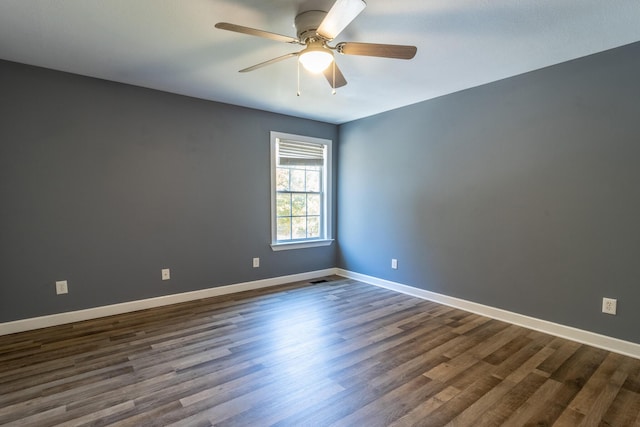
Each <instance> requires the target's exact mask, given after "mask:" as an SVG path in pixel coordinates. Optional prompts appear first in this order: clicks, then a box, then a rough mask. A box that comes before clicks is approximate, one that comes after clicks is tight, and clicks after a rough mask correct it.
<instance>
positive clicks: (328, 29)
mask: <svg viewBox="0 0 640 427" xmlns="http://www.w3.org/2000/svg"><path fill="white" fill-rule="evenodd" d="M366 6H367V4H366V3H365V2H364V0H336V2H335V3H334V4H333V6H331V9H330V10H329V12H328V13H327V16H325V17H324V19H323V20H322V23H320V26H319V27H318V29H317V30H316V34H318V35H319V36H320V37H322V38H325V39H327V40H333V39H335V38H336V37H338V34H340V33H341V32H342V30H344V29H345V28H346V27H347V25H349V24H350V23H351V21H353V20H354V19H355V18H356V16H358V15H359V14H360V12H362V11H363V10H364V8H365V7H366Z"/></svg>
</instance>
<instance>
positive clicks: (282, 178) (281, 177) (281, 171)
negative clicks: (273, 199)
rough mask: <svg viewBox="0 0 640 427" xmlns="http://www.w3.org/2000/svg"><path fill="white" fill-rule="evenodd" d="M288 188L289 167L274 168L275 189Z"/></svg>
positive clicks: (283, 189) (285, 189)
mask: <svg viewBox="0 0 640 427" xmlns="http://www.w3.org/2000/svg"><path fill="white" fill-rule="evenodd" d="M287 190H289V169H285V168H278V169H277V170H276V191H287Z"/></svg>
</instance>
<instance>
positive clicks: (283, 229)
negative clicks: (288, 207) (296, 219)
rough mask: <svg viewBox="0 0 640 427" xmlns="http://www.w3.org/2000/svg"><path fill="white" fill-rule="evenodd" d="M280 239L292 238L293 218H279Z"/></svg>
mask: <svg viewBox="0 0 640 427" xmlns="http://www.w3.org/2000/svg"><path fill="white" fill-rule="evenodd" d="M277 239H278V240H289V239H291V218H289V217H286V218H278V237H277Z"/></svg>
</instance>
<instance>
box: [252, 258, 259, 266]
mask: <svg viewBox="0 0 640 427" xmlns="http://www.w3.org/2000/svg"><path fill="white" fill-rule="evenodd" d="M258 267H260V258H254V259H253V268H258Z"/></svg>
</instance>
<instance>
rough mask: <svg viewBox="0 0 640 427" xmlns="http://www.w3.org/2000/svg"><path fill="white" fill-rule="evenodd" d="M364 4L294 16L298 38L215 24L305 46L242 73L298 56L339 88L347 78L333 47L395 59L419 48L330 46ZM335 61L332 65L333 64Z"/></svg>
mask: <svg viewBox="0 0 640 427" xmlns="http://www.w3.org/2000/svg"><path fill="white" fill-rule="evenodd" d="M365 7H366V3H365V2H364V0H337V1H336V2H335V3H334V4H333V6H332V7H331V9H330V10H329V12H325V11H321V10H309V11H306V12H302V13H300V14H298V15H297V16H296V17H295V27H296V32H297V38H294V37H289V36H285V35H281V34H276V33H271V32H269V31H263V30H258V29H255V28H250V27H243V26H241V25H236V24H230V23H228V22H218V23H217V24H216V28H219V29H222V30H228V31H235V32H237V33H242V34H248V35H251V36H257V37H264V38H267V39H271V40H275V41H279V42H284V43H290V44H299V45H302V46H305V48H304V49H302V50H301V51H299V52H292V53H287V54H286V55H282V56H279V57H277V58H273V59H270V60H268V61H265V62H261V63H259V64H256V65H253V66H251V67H248V68H244V69H242V70H240V72H241V73H246V72H248V71H253V70H257V69H258V68H262V67H265V66H267V65H271V64H274V63H276V62H279V61H282V60H284V59H288V58H293V57H296V56H297V57H298V59H299V63H301V64H302V66H303V67H304V68H305V69H307V70H309V71H310V72H312V73H320V72H322V73H323V74H324V76H325V77H326V78H327V81H328V82H329V84H330V85H331V87H332V88H333V89H334V91H335V89H336V88H338V87H342V86H344V85H346V84H347V81H346V79H345V78H344V75H343V74H342V72H341V71H340V69H339V68H338V66H337V65H336V63H335V60H334V55H333V52H334V51H336V52H338V53H341V54H343V55H360V56H376V57H381V58H394V59H411V58H413V57H414V56H415V55H416V52H417V48H416V47H415V46H405V45H393V44H378V43H357V42H340V43H338V44H337V45H335V46H330V45H329V44H328V43H329V42H330V41H332V40H333V39H335V38H336V37H337V36H338V34H340V33H341V32H342V30H344V29H345V28H346V27H347V25H349V24H350V23H351V21H353V20H354V19H355V18H356V16H358V15H359V14H360V12H362V10H363V9H364V8H365ZM332 64H333V66H332V67H330V65H332Z"/></svg>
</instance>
